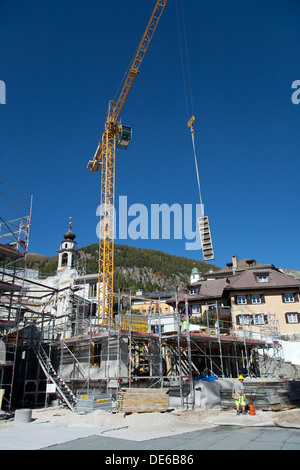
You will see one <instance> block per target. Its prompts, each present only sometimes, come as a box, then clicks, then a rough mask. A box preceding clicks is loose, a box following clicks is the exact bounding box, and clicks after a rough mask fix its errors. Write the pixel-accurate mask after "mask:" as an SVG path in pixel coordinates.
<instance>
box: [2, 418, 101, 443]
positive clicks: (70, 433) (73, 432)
mask: <svg viewBox="0 0 300 470" xmlns="http://www.w3.org/2000/svg"><path fill="white" fill-rule="evenodd" d="M105 431H107V429H106V428H99V427H96V426H91V425H89V424H85V425H74V424H68V425H66V424H61V423H55V422H49V421H48V422H47V421H46V422H45V421H38V420H36V421H33V422H31V423H27V424H15V423H14V424H10V423H7V424H6V425H5V426H1V427H0V449H1V450H38V449H42V448H44V447H48V446H52V445H57V444H62V443H64V442H68V441H73V440H76V439H81V438H83V437H89V436H94V435H98V436H101V435H102V433H103V432H105Z"/></svg>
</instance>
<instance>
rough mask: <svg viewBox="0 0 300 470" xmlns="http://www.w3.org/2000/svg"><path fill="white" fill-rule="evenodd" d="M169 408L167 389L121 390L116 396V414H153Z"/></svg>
mask: <svg viewBox="0 0 300 470" xmlns="http://www.w3.org/2000/svg"><path fill="white" fill-rule="evenodd" d="M168 408H169V389H167V388H122V389H121V390H120V392H119V396H118V412H123V413H153V412H164V411H167V410H168Z"/></svg>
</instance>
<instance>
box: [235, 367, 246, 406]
mask: <svg viewBox="0 0 300 470" xmlns="http://www.w3.org/2000/svg"><path fill="white" fill-rule="evenodd" d="M243 381H244V377H243V376H242V375H240V376H239V378H238V382H236V383H235V384H234V387H233V389H232V398H234V399H235V405H236V414H237V415H239V414H240V413H243V415H245V414H246V411H245V409H246V395H245V387H244V384H243ZM240 406H241V407H242V411H241V410H240Z"/></svg>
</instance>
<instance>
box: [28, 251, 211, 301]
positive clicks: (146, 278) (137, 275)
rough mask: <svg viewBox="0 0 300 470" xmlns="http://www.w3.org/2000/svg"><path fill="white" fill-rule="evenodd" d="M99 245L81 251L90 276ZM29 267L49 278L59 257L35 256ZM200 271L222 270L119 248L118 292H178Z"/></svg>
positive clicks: (116, 284)
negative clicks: (178, 288)
mask: <svg viewBox="0 0 300 470" xmlns="http://www.w3.org/2000/svg"><path fill="white" fill-rule="evenodd" d="M98 250H99V247H98V244H96V243H94V244H92V245H88V246H86V247H83V248H80V249H79V250H78V255H79V259H80V260H83V259H86V272H87V274H93V273H96V272H98V253H99V251H98ZM27 267H28V268H32V269H36V270H38V271H39V272H40V275H41V276H43V277H45V276H47V275H51V274H54V273H55V271H56V268H57V257H56V256H54V257H46V256H43V255H40V254H36V253H32V254H29V255H28V259H27ZM194 267H197V268H198V270H199V272H201V273H205V272H207V271H209V270H210V269H213V270H218V269H219V268H217V267H216V266H214V265H212V264H207V263H204V262H203V261H197V260H193V259H190V258H184V257H180V256H175V255H170V254H167V253H164V252H162V251H156V250H149V249H145V248H144V249H141V248H135V247H132V246H128V245H115V290H118V289H120V290H121V291H129V290H130V291H134V290H138V289H142V290H143V291H144V292H153V291H162V290H174V289H176V288H177V287H182V286H184V285H186V284H188V282H189V277H190V274H191V271H192V269H193V268H194Z"/></svg>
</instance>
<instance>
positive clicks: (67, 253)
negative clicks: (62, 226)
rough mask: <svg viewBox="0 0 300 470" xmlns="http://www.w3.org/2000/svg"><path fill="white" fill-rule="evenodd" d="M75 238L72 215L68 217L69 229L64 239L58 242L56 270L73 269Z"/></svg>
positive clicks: (75, 263)
mask: <svg viewBox="0 0 300 470" xmlns="http://www.w3.org/2000/svg"><path fill="white" fill-rule="evenodd" d="M75 238H76V235H75V233H73V231H72V217H70V222H69V230H68V231H67V232H66V233H65V234H64V240H63V241H62V242H61V244H60V249H59V250H57V253H58V266H57V272H58V273H59V272H61V271H65V270H66V269H74V268H76V265H77V255H76V245H77V243H76V242H75V241H74V240H75Z"/></svg>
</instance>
